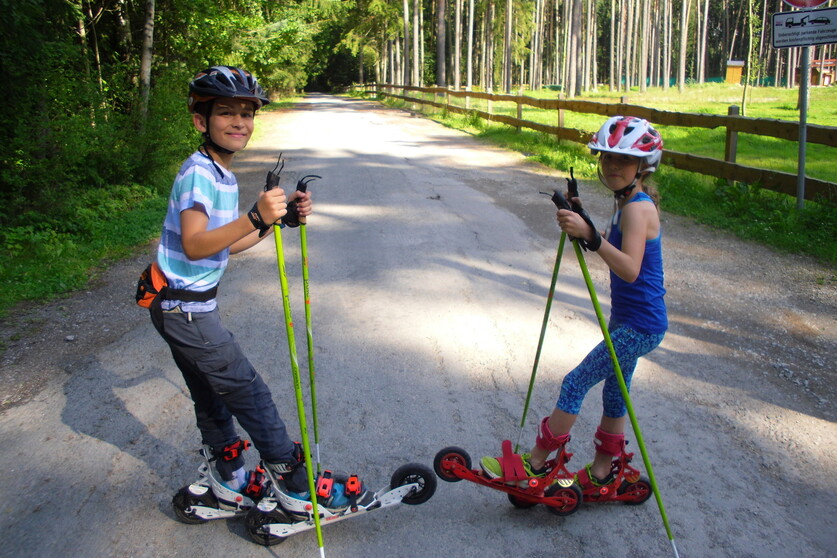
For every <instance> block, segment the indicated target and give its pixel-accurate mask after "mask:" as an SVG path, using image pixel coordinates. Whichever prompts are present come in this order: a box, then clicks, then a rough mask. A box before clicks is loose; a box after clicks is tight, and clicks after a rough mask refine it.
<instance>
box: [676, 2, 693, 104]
mask: <svg viewBox="0 0 837 558" xmlns="http://www.w3.org/2000/svg"><path fill="white" fill-rule="evenodd" d="M691 3H692V2H691V0H684V2H683V5H682V6H681V7H680V52H678V53H677V54H678V59H679V61H678V64H677V89H678V91H680V92H681V93H683V91H685V90H686V46H687V45H688V42H689V7H690V6H691Z"/></svg>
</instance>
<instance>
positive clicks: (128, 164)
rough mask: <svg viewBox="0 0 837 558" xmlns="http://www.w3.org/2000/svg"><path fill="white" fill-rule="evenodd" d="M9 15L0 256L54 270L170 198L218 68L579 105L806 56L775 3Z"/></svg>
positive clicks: (102, 1)
mask: <svg viewBox="0 0 837 558" xmlns="http://www.w3.org/2000/svg"><path fill="white" fill-rule="evenodd" d="M833 3H835V2H834V0H829V1H828V2H826V3H825V4H823V7H825V6H829V5H831V4H833ZM0 7H2V11H3V14H4V17H3V18H2V20H0V29H2V33H0V42H2V48H1V49H0V64H2V70H3V75H5V79H4V90H5V95H4V96H5V99H6V100H5V101H4V102H3V103H0V121H2V122H3V123H4V126H3V127H2V131H1V132H0V134H2V137H0V145H1V147H0V243H2V246H3V249H4V252H5V253H6V254H10V255H11V256H12V257H26V255H27V254H30V253H31V254H32V257H33V258H35V257H37V258H53V259H55V258H57V257H58V256H60V255H61V254H62V253H66V252H67V251H69V250H73V249H74V247H77V246H78V245H79V243H83V242H84V240H85V238H87V237H92V236H94V235H95V234H98V233H100V232H101V231H102V229H103V228H104V229H105V230H109V228H114V227H116V226H117V224H116V223H117V222H118V221H119V214H120V213H124V212H125V211H127V210H128V209H136V208H137V207H142V206H143V204H146V203H151V202H152V201H153V200H159V199H160V197H161V196H162V195H164V194H165V193H166V192H167V190H168V187H169V185H170V180H171V177H172V175H173V172H174V170H175V168H176V165H178V164H179V162H180V161H181V160H182V158H183V157H184V156H185V155H186V154H188V153H189V151H190V150H192V149H194V147H195V146H196V144H197V141H198V139H197V135H196V133H195V132H194V130H192V129H190V122H189V120H188V119H187V118H183V116H184V115H185V113H186V104H185V98H186V95H185V93H186V86H187V84H188V82H189V80H190V78H191V76H193V75H194V74H195V73H196V72H197V71H199V70H201V69H203V68H205V67H207V66H210V65H214V64H228V65H236V66H242V67H245V68H247V69H248V70H250V71H252V72H253V73H254V74H255V75H256V76H258V78H259V80H260V82H261V83H262V85H263V86H264V87H265V89H266V90H267V91H269V92H270V93H271V95H273V98H274V100H277V101H278V100H280V99H282V98H284V97H287V96H292V95H295V94H299V93H300V92H303V91H339V90H341V88H343V87H345V86H348V85H350V84H352V83H353V82H354V83H356V82H380V83H385V82H389V83H396V84H406V85H445V86H448V87H454V88H471V89H473V90H486V91H496V92H509V91H512V90H515V91H518V90H524V91H525V90H538V89H547V90H551V91H555V92H556V93H555V94H556V95H563V96H565V97H567V98H571V97H574V96H579V95H584V94H587V93H589V92H591V91H596V90H598V89H602V88H607V89H609V90H625V91H635V90H639V91H642V90H644V89H645V88H646V87H662V88H668V87H679V88H683V87H687V86H688V85H689V84H693V83H702V82H705V81H713V80H714V81H718V80H722V79H723V76H724V72H725V70H726V66H727V62H728V61H730V60H734V61H738V62H739V63H743V65H744V69H745V71H744V75H743V78H742V79H743V80H744V81H745V82H746V83H747V84H748V85H752V86H754V87H758V86H778V87H788V88H793V87H796V86H797V79H798V76H797V74H796V69H797V65H798V62H797V61H798V57H799V52H798V51H799V50H800V49H774V48H772V47H771V44H770V33H769V29H770V25H769V24H770V20H771V19H770V18H771V15H772V14H773V13H775V12H777V11H789V10H791V9H792V8H791V6H789V5H788V4H786V3H784V2H782V1H781V0H765V1H756V0H677V1H675V0H284V1H276V0H0ZM833 48H834V45H825V46H819V47H814V48H812V49H811V63H812V66H813V67H816V65H817V64H818V63H819V64H822V63H824V62H825V61H826V60H830V59H832V58H833V57H834V56H835V54H834V52H833V50H832V49H833ZM155 218H156V217H155ZM119 226H126V224H125V223H119ZM130 232H131V231H130V230H128V231H127V232H126V231H124V230H122V231H120V232H118V233H116V232H114V233H113V234H114V235H117V234H118V235H119V236H120V238H121V239H124V237H125V236H126V235H127V234H129V233H130ZM137 234H138V237H137V238H138V240H140V239H142V235H140V234H139V233H137ZM74 243H75V244H74ZM45 251H46V252H45Z"/></svg>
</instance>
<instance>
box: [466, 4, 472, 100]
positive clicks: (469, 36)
mask: <svg viewBox="0 0 837 558" xmlns="http://www.w3.org/2000/svg"><path fill="white" fill-rule="evenodd" d="M467 64H468V76H467V82H466V85H465V88H466V90H468V91H470V90H471V89H472V88H473V87H474V0H468V63H467Z"/></svg>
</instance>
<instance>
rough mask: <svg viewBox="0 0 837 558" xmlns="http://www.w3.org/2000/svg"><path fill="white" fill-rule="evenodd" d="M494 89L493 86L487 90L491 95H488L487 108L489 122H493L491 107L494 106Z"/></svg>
mask: <svg viewBox="0 0 837 558" xmlns="http://www.w3.org/2000/svg"><path fill="white" fill-rule="evenodd" d="M492 91H493V89H491V88H488V89H486V90H485V92H486V93H488V95H489V97H488V108H487V110H488V121H489V122H491V107H492V106H494V101H492V97H491V96H492V95H494V93H493V92H492Z"/></svg>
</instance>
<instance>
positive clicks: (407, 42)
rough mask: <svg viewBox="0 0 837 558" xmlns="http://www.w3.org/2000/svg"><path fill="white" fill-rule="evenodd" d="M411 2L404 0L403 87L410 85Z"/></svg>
mask: <svg viewBox="0 0 837 558" xmlns="http://www.w3.org/2000/svg"><path fill="white" fill-rule="evenodd" d="M410 41H411V39H410V0H404V63H403V68H402V75H403V76H404V78H403V79H402V84H403V85H411V83H410V77H411V74H410Z"/></svg>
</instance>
